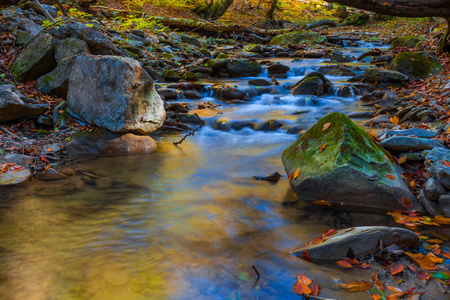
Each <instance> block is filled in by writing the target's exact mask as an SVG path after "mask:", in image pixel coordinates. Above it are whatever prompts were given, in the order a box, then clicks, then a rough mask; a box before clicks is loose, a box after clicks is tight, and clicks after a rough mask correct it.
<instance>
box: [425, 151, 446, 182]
mask: <svg viewBox="0 0 450 300" xmlns="http://www.w3.org/2000/svg"><path fill="white" fill-rule="evenodd" d="M442 161H444V162H450V150H448V149H445V148H441V147H436V148H433V150H431V151H429V152H428V153H427V154H426V155H425V170H426V171H427V172H428V173H430V175H431V177H433V178H434V179H435V180H437V181H438V182H439V183H440V184H441V185H442V186H443V187H444V188H446V189H450V167H447V166H446V165H444V163H442Z"/></svg>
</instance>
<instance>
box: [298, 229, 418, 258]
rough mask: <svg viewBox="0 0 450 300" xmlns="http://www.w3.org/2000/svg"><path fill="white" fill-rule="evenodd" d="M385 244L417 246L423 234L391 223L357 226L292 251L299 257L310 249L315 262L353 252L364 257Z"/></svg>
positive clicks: (309, 251) (342, 256)
mask: <svg viewBox="0 0 450 300" xmlns="http://www.w3.org/2000/svg"><path fill="white" fill-rule="evenodd" d="M379 240H382V241H383V245H385V246H389V245H391V244H396V245H397V246H399V247H400V248H406V247H411V248H412V247H416V246H418V245H419V243H420V239H419V236H418V235H417V234H416V233H415V232H413V231H411V230H408V229H404V228H395V227H387V226H367V227H365V226H364V227H353V228H350V229H341V230H338V231H337V233H336V234H334V235H332V236H330V237H328V238H326V240H325V241H324V242H322V243H319V244H312V245H306V246H303V247H301V248H300V249H298V250H294V251H291V254H292V255H294V256H297V257H299V258H301V257H302V253H303V251H305V250H306V251H307V252H308V253H309V255H310V256H311V258H312V261H311V262H313V263H325V262H332V261H338V260H341V259H343V258H344V257H348V256H349V255H348V253H350V252H353V253H354V255H355V257H363V256H366V255H370V254H373V253H376V252H378V242H379Z"/></svg>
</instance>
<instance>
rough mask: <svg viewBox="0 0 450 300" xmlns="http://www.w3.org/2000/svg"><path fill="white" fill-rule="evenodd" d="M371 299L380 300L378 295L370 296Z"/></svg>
mask: <svg viewBox="0 0 450 300" xmlns="http://www.w3.org/2000/svg"><path fill="white" fill-rule="evenodd" d="M372 299H373V300H380V299H381V296H380V295H378V294H372Z"/></svg>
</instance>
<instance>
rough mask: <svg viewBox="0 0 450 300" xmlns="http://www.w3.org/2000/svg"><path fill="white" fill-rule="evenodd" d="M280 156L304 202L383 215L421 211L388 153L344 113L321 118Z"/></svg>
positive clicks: (297, 194)
mask: <svg viewBox="0 0 450 300" xmlns="http://www.w3.org/2000/svg"><path fill="white" fill-rule="evenodd" d="M328 123H329V125H327V126H329V128H325V127H326V126H325V125H326V124H328ZM324 129H325V130H324ZM281 159H282V162H283V165H284V168H285V170H286V174H290V176H292V177H291V181H290V184H291V187H292V188H293V190H294V192H295V194H296V196H297V197H298V198H299V199H300V200H307V201H320V200H325V201H328V202H329V203H330V204H332V205H333V206H334V207H336V208H340V209H346V210H359V211H368V212H380V213H381V212H385V211H386V210H389V209H393V210H395V209H410V208H411V207H412V208H413V209H417V210H420V209H421V206H420V204H419V203H418V202H417V199H416V198H415V197H414V195H413V194H412V193H411V192H410V190H409V188H408V186H407V185H406V184H405V182H404V181H403V179H402V177H401V173H400V171H399V169H398V166H397V165H396V163H395V162H394V161H393V160H391V159H389V153H387V152H386V151H385V150H384V149H382V148H380V147H379V146H378V145H376V144H375V142H374V141H373V140H372V138H371V137H370V136H369V135H368V134H367V133H366V132H365V131H364V130H363V129H361V128H359V127H358V126H357V125H355V124H354V123H353V122H352V121H351V120H350V119H349V118H348V117H347V116H345V115H343V114H341V113H331V114H328V115H326V116H325V117H323V118H322V119H320V120H319V122H318V123H317V124H315V125H314V126H313V127H311V128H310V129H309V130H308V131H306V132H305V133H304V134H303V135H302V136H301V137H300V138H299V139H298V140H297V141H296V142H294V143H293V144H292V145H291V146H289V147H288V148H287V149H286V150H284V151H283V153H282V155H281ZM295 175H297V176H295ZM402 198H407V199H408V200H409V201H410V202H411V207H409V206H410V205H409V204H408V201H405V200H404V199H403V200H402Z"/></svg>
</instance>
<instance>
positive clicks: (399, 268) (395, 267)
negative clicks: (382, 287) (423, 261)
mask: <svg viewBox="0 0 450 300" xmlns="http://www.w3.org/2000/svg"><path fill="white" fill-rule="evenodd" d="M404 268H405V266H404V265H402V264H398V265H391V274H392V275H395V274H398V273H400V272H401V271H403V269H404Z"/></svg>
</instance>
